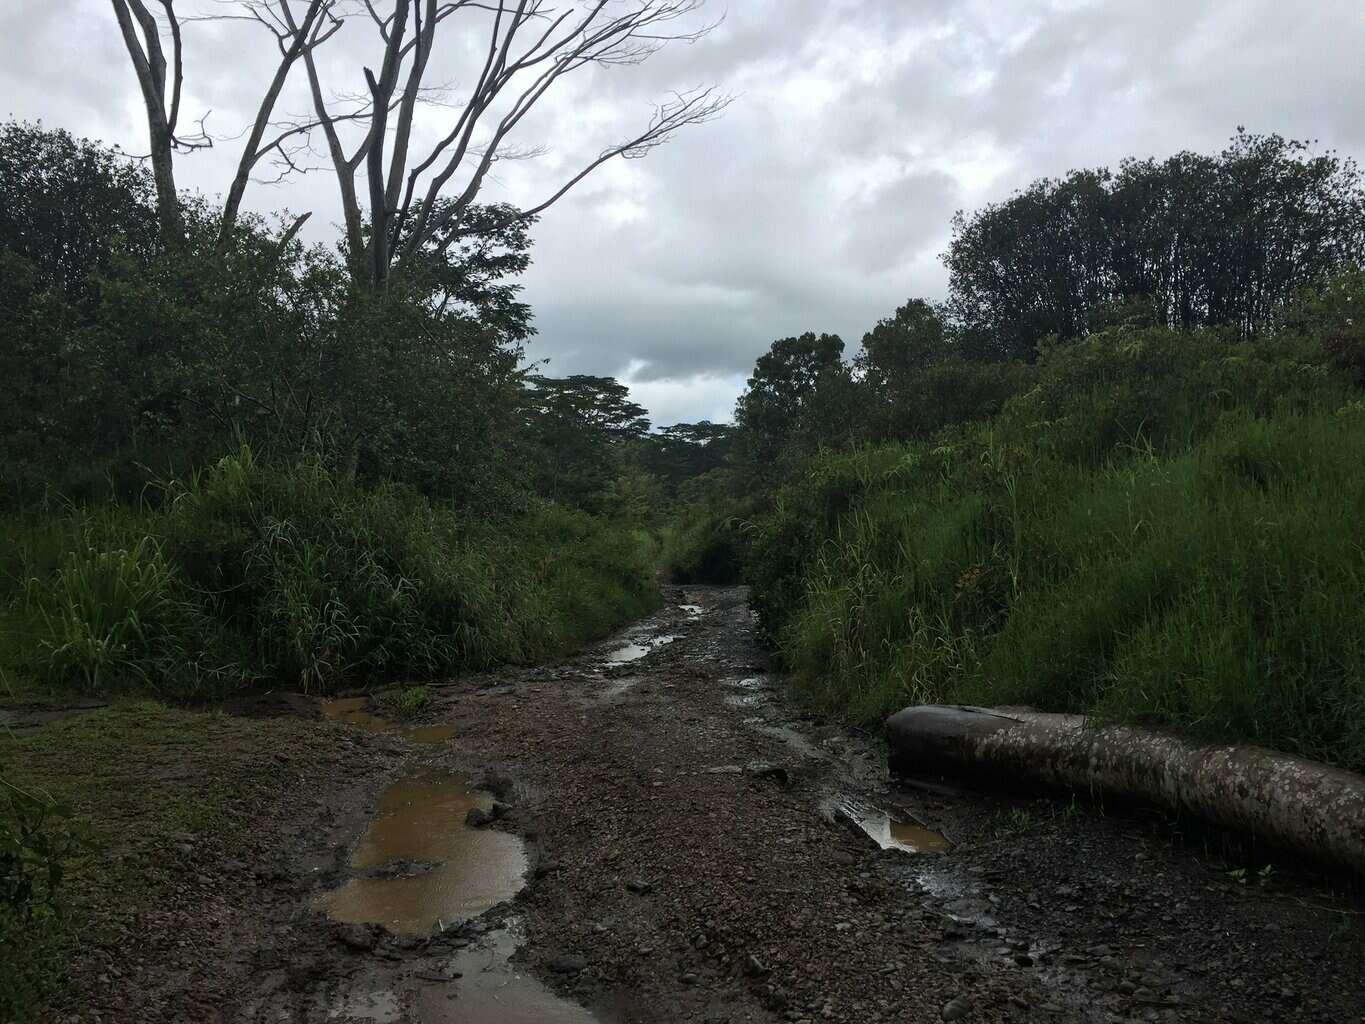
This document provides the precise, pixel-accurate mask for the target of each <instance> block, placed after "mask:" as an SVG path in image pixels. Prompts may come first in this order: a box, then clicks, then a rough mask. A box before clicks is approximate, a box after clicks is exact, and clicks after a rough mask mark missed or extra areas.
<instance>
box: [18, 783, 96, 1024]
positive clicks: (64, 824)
mask: <svg viewBox="0 0 1365 1024" xmlns="http://www.w3.org/2000/svg"><path fill="white" fill-rule="evenodd" d="M84 847H85V838H84V836H83V834H82V832H81V830H79V829H77V828H76V827H74V826H73V825H72V824H71V821H70V809H69V808H67V807H65V806H63V805H61V804H58V803H57V802H56V801H54V800H52V799H50V798H48V797H46V796H37V795H34V794H31V793H28V792H26V791H25V790H23V789H21V788H19V787H18V786H15V785H13V784H12V783H10V782H7V781H6V780H5V779H4V778H3V777H0V963H3V964H5V969H4V970H3V971H0V1019H4V1020H7V1021H23V1020H26V1019H30V1016H29V1015H30V1014H32V1013H33V1010H34V1007H35V1006H36V1005H37V1004H38V1001H39V1000H41V999H43V998H44V997H46V996H49V995H51V994H53V993H55V992H56V991H58V989H59V986H60V984H61V981H62V976H63V973H64V962H63V957H62V948H61V947H62V943H61V936H60V926H61V907H60V905H59V903H58V894H59V890H60V889H61V887H62V883H63V881H64V879H65V877H66V871H67V865H68V862H69V861H70V860H71V858H72V857H73V856H75V855H76V854H77V853H79V852H80V851H81V850H82V849H83V848H84Z"/></svg>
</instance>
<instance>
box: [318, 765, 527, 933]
mask: <svg viewBox="0 0 1365 1024" xmlns="http://www.w3.org/2000/svg"><path fill="white" fill-rule="evenodd" d="M492 802H493V798H492V796H491V795H489V794H487V793H481V792H478V791H476V790H474V789H471V788H470V787H469V785H468V782H467V781H466V780H465V779H464V778H462V777H461V776H458V775H451V774H447V773H444V772H421V773H418V774H416V775H412V776H409V777H408V778H406V779H403V780H401V781H399V782H396V783H394V785H392V786H390V787H389V788H388V790H386V791H385V793H384V795H383V797H382V798H381V799H380V802H379V810H378V811H377V813H376V814H375V818H374V821H372V822H371V823H370V827H369V828H368V829H366V831H365V834H364V835H363V836H361V839H360V843H359V845H357V846H356V849H355V852H354V853H353V854H352V855H351V867H352V868H353V869H355V870H356V871H369V872H375V871H376V870H377V871H379V872H381V873H379V874H371V875H364V876H360V877H356V878H352V879H350V880H349V881H348V882H346V883H345V884H344V885H342V886H341V887H340V888H338V889H334V890H332V891H331V892H329V893H325V894H324V895H323V896H321V897H320V898H319V899H318V905H319V906H320V907H322V908H323V909H324V910H326V912H327V913H328V915H329V916H330V917H331V918H332V919H333V920H336V921H341V922H343V923H345V924H381V925H383V926H384V927H385V928H387V929H388V930H389V931H391V932H393V933H395V934H397V935H414V936H421V935H427V934H430V933H431V931H432V930H433V929H435V928H448V927H449V926H450V925H452V924H458V923H460V922H462V921H467V920H469V919H470V918H473V917H477V916H478V915H479V914H482V913H483V912H484V911H485V910H487V909H489V908H490V907H492V906H494V905H496V904H498V903H501V902H503V901H504V900H507V899H510V898H511V897H512V896H514V895H516V893H517V892H518V891H519V890H520V889H521V887H522V886H523V885H524V884H525V881H524V878H523V876H524V875H525V872H526V854H525V852H524V851H523V849H522V845H521V841H520V840H519V839H517V838H516V837H515V836H512V835H509V834H508V833H506V832H499V831H497V830H495V829H487V828H484V829H475V828H470V827H468V826H467V825H465V823H464V819H465V815H466V814H468V813H469V811H470V810H471V809H472V808H474V807H480V808H483V809H484V810H487V809H488V808H489V807H490V806H491V805H492Z"/></svg>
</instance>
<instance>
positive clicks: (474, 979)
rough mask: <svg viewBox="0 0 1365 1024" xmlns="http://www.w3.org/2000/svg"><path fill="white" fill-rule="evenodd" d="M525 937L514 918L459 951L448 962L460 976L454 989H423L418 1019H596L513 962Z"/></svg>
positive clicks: (568, 1022) (578, 1023) (509, 1022)
mask: <svg viewBox="0 0 1365 1024" xmlns="http://www.w3.org/2000/svg"><path fill="white" fill-rule="evenodd" d="M525 941H526V935H525V929H524V928H523V926H522V924H521V922H520V921H519V920H516V919H513V920H511V921H509V922H508V923H507V925H506V926H505V927H504V928H501V929H499V930H498V931H495V932H490V933H488V934H487V935H485V936H484V938H483V939H482V940H480V942H479V944H478V945H476V946H470V947H468V948H466V949H464V950H462V951H461V952H460V953H459V955H458V956H456V957H455V958H454V959H453V960H452V961H451V963H450V972H451V977H452V978H455V977H458V978H459V979H460V980H459V988H458V990H457V991H455V992H451V991H448V990H447V989H444V988H437V987H428V988H425V989H423V990H422V992H421V993H420V994H419V995H418V997H417V1005H416V1011H417V1014H416V1016H417V1019H418V1020H419V1021H421V1022H422V1024H455V1022H457V1021H458V1022H459V1024H595V1022H596V1020H597V1018H596V1017H594V1016H593V1015H592V1014H591V1013H589V1012H588V1011H587V1010H585V1009H584V1008H583V1007H581V1006H578V1005H577V1004H575V1003H570V1002H566V1001H565V1000H563V999H560V998H559V997H558V996H556V995H555V994H554V993H553V992H551V991H550V990H549V989H547V988H546V987H545V986H544V985H542V984H541V983H540V982H539V981H537V980H536V979H535V978H533V977H531V975H529V974H527V973H526V972H525V971H522V970H520V969H518V967H517V966H516V965H515V964H513V963H512V962H511V957H512V954H513V953H515V952H516V951H517V949H518V948H519V947H520V946H521V945H522V943H524V942H525Z"/></svg>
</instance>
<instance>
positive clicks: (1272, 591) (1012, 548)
mask: <svg viewBox="0 0 1365 1024" xmlns="http://www.w3.org/2000/svg"><path fill="white" fill-rule="evenodd" d="M1186 350H1189V351H1186ZM1362 522H1365V406H1362V404H1361V403H1360V402H1359V401H1358V400H1355V398H1354V396H1353V394H1352V392H1351V391H1350V389H1349V388H1348V387H1346V386H1345V385H1344V384H1342V382H1341V381H1339V380H1337V379H1336V378H1334V377H1332V376H1331V375H1330V374H1327V373H1326V371H1325V369H1324V368H1323V367H1322V365H1321V360H1320V358H1317V359H1316V361H1315V357H1314V353H1313V350H1312V348H1311V347H1308V346H1302V345H1298V344H1297V343H1291V342H1284V343H1278V344H1262V345H1260V346H1255V347H1251V346H1237V345H1232V344H1228V343H1225V342H1221V341H1217V340H1214V339H1203V338H1189V337H1182V336H1178V335H1169V334H1167V333H1166V332H1148V333H1147V334H1146V335H1145V336H1142V337H1138V338H1136V339H1134V338H1132V337H1124V336H1111V337H1108V338H1099V339H1095V340H1093V341H1092V342H1090V343H1088V344H1086V345H1082V346H1079V347H1078V348H1076V349H1075V350H1073V351H1071V352H1068V353H1062V354H1057V355H1054V356H1053V362H1052V365H1051V366H1046V365H1045V366H1044V372H1043V383H1042V384H1041V385H1040V387H1039V388H1038V389H1037V390H1036V391H1035V392H1033V393H1031V394H1030V395H1028V396H1024V398H1023V399H1020V400H1017V401H1016V402H1015V403H1013V404H1012V406H1010V407H1008V408H1007V410H1006V412H1005V413H1004V414H1002V416H1000V417H997V419H996V420H995V421H993V422H992V423H990V424H987V425H986V426H984V427H982V428H979V429H977V428H973V429H971V430H967V431H963V432H960V433H958V434H956V435H953V436H951V437H946V438H944V439H941V440H940V441H938V442H935V443H932V444H923V445H904V446H889V447H885V448H880V449H875V450H871V451H867V452H863V453H860V454H857V455H853V456H846V457H841V458H828V459H824V460H822V461H818V462H817V463H816V464H814V465H813V466H812V467H811V468H810V470H809V474H808V476H807V477H806V478H805V479H804V480H802V481H800V482H798V483H797V484H795V485H794V486H793V487H791V488H790V489H789V490H788V492H787V493H786V494H784V495H783V497H782V500H781V501H780V502H779V510H778V512H777V513H776V514H775V515H774V516H773V517H772V518H771V519H770V520H769V521H768V522H767V523H766V524H764V529H763V536H762V539H761V540H760V542H759V545H758V551H757V555H756V559H755V576H756V594H757V601H758V603H759V606H760V612H761V614H762V617H763V621H764V624H765V627H766V628H767V629H768V630H769V631H770V633H771V635H772V636H773V637H774V638H775V640H776V641H777V643H778V645H779V648H780V651H781V653H782V655H783V657H784V658H785V660H786V661H787V663H788V664H789V665H790V666H791V667H792V669H793V670H794V672H795V676H796V680H797V685H798V687H799V688H800V690H801V692H802V693H803V694H804V695H805V696H806V697H807V698H808V699H809V700H811V701H812V702H814V703H816V704H818V705H820V706H822V707H824V708H825V709H826V710H829V711H831V712H834V713H837V714H840V715H843V716H846V717H849V718H851V719H853V720H857V721H861V722H869V723H870V722H873V721H876V720H877V719H879V718H880V717H881V716H883V715H885V714H886V713H888V712H889V711H892V710H894V709H896V708H899V707H901V706H904V705H906V704H909V703H916V702H926V701H930V702H932V701H950V702H958V701H961V702H974V703H1026V704H1031V705H1034V706H1037V707H1040V708H1045V709H1052V710H1070V711H1085V712H1092V713H1097V714H1100V715H1103V716H1110V717H1114V718H1119V719H1124V720H1136V721H1145V722H1151V723H1156V724H1164V725H1170V726H1175V727H1178V728H1180V729H1182V730H1184V731H1186V732H1189V733H1191V734H1194V735H1197V736H1201V737H1209V738H1215V737H1218V738H1238V739H1249V740H1253V741H1256V742H1260V743H1264V744H1267V745H1271V746H1276V747H1280V748H1284V749H1289V750H1294V751H1299V752H1303V753H1306V754H1309V755H1311V756H1316V757H1320V758H1323V759H1326V760H1329V761H1333V762H1335V763H1338V764H1342V765H1347V766H1351V767H1354V768H1357V769H1360V768H1365V547H1362V532H1361V531H1362V525H1361V524H1362Z"/></svg>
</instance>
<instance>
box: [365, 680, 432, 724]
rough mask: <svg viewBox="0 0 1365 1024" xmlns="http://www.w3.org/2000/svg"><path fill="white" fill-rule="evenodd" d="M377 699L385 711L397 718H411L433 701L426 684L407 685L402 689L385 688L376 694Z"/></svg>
mask: <svg viewBox="0 0 1365 1024" xmlns="http://www.w3.org/2000/svg"><path fill="white" fill-rule="evenodd" d="M375 701H376V702H377V703H378V704H379V706H380V707H381V708H383V709H384V713H385V714H387V715H390V716H392V717H395V718H411V717H412V716H413V715H416V714H418V713H419V712H421V711H422V710H424V709H425V708H426V707H427V705H428V704H430V703H431V694H430V691H428V690H427V688H426V687H425V686H405V687H402V688H401V689H394V690H384V691H382V692H380V693H377V694H375Z"/></svg>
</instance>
